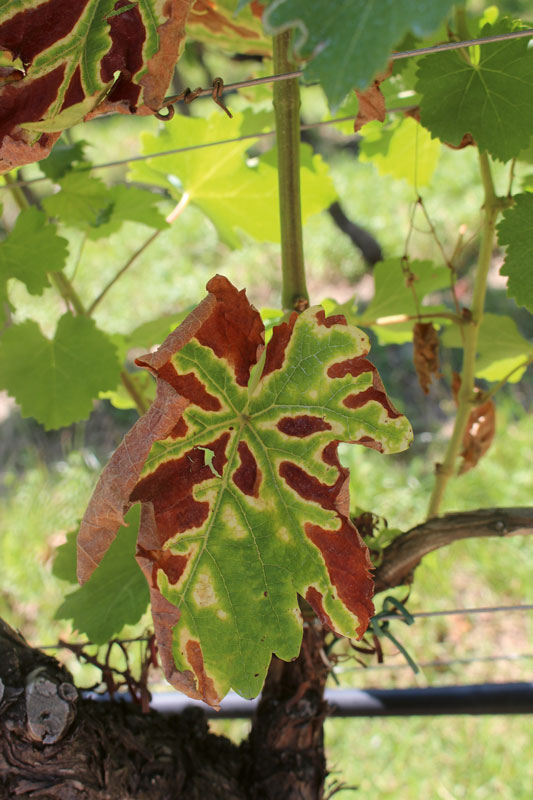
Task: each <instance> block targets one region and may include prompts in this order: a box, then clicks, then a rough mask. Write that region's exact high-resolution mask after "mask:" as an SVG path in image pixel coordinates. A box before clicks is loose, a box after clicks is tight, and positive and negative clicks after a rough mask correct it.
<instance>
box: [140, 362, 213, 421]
mask: <svg viewBox="0 0 533 800" xmlns="http://www.w3.org/2000/svg"><path fill="white" fill-rule="evenodd" d="M135 363H136V364H138V365H139V366H140V367H142V366H143V362H142V361H141V360H140V359H137V360H136V362H135ZM158 377H159V378H162V380H164V381H166V382H167V383H170V385H171V386H172V387H173V388H174V389H175V390H176V391H177V393H178V394H180V395H181V396H182V397H186V398H187V400H190V401H191V403H194V405H195V406H199V407H200V408H203V409H204V411H220V409H221V408H222V406H221V404H220V400H219V399H218V397H215V395H213V394H209V392H208V391H206V389H205V387H204V385H203V384H202V383H201V382H200V381H199V380H198V378H197V377H196V375H195V374H194V372H187V373H186V374H185V375H178V373H177V372H176V369H175V368H174V366H173V365H172V364H171V363H170V362H168V363H167V364H165V365H164V366H163V367H161V369H160V370H159V372H158Z"/></svg>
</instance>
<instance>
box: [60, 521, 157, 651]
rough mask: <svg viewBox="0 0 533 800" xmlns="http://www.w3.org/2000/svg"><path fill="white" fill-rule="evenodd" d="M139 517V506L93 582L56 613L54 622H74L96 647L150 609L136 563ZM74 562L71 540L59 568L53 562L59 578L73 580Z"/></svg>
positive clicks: (142, 579) (64, 548) (62, 549)
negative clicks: (72, 566)
mask: <svg viewBox="0 0 533 800" xmlns="http://www.w3.org/2000/svg"><path fill="white" fill-rule="evenodd" d="M139 517H140V514H139V506H134V507H133V508H132V509H130V511H129V512H128V513H127V515H126V519H125V524H124V526H123V527H121V528H120V530H119V531H118V534H117V538H116V539H115V541H114V542H113V544H112V545H111V547H110V548H109V550H108V552H107V553H106V555H105V557H104V558H103V559H102V563H101V564H100V565H99V567H98V569H97V570H96V571H95V572H94V573H93V575H92V577H91V579H90V580H89V581H87V583H85V584H84V585H83V586H82V587H80V588H78V589H76V590H75V591H74V592H71V593H70V594H68V595H67V596H66V597H65V599H64V600H63V602H62V603H61V605H60V606H59V608H58V609H57V611H56V613H55V619H70V620H72V626H73V628H74V629H75V630H77V631H78V632H79V633H81V634H85V635H86V636H87V637H88V638H89V640H90V641H91V642H94V644H106V643H107V642H108V641H109V640H110V639H112V638H113V637H114V636H117V635H118V634H119V633H120V632H121V630H122V628H123V627H124V626H125V625H135V624H136V623H137V622H138V621H139V620H140V619H141V617H142V615H143V614H144V612H145V611H146V609H147V608H148V603H149V602H150V593H149V590H148V586H147V584H146V581H145V579H144V577H143V574H142V572H141V570H140V569H139V566H138V564H137V562H136V561H135V542H136V540H137V534H138V530H139ZM72 558H74V560H75V559H76V540H75V537H73V538H71V537H70V536H69V537H68V539H67V542H66V544H64V545H62V547H60V548H59V551H58V555H57V556H56V562H57V561H58V559H59V565H58V567H57V568H56V566H55V562H54V570H53V572H54V574H55V575H56V576H57V577H60V578H62V579H63V580H65V579H67V577H66V576H67V575H68V576H69V577H68V579H69V580H70V571H69V570H70V564H71V560H72ZM58 572H59V573H60V574H58Z"/></svg>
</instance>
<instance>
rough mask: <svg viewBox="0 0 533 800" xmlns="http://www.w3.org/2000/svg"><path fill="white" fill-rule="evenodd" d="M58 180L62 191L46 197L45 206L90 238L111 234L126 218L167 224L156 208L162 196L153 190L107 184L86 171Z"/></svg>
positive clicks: (143, 222) (144, 222) (158, 225)
mask: <svg viewBox="0 0 533 800" xmlns="http://www.w3.org/2000/svg"><path fill="white" fill-rule="evenodd" d="M58 183H59V184H60V186H61V191H59V192H57V194H52V195H50V196H49V197H45V198H44V200H43V201H42V202H43V206H44V207H45V209H46V211H47V212H48V214H49V215H50V216H52V217H58V218H59V219H60V220H61V221H62V222H63V223H64V224H65V225H71V226H73V227H75V228H79V229H80V230H83V231H85V233H86V234H87V236H88V237H89V238H90V239H101V238H103V237H104V236H110V235H111V234H112V233H115V232H116V231H118V230H119V229H120V227H121V225H122V223H123V222H125V221H131V222H140V223H142V224H143V225H148V226H149V227H151V228H157V229H159V230H161V229H162V228H166V227H167V223H166V222H165V218H164V216H163V215H162V214H161V212H160V211H159V210H158V208H157V203H158V202H160V199H161V198H160V197H158V196H157V195H155V194H154V193H153V192H147V191H146V190H144V189H138V188H135V187H131V186H121V185H118V186H112V187H110V188H108V187H107V186H106V185H105V183H103V181H101V180H100V179H99V178H93V177H92V176H90V175H89V174H88V172H85V171H82V172H75V171H73V172H68V173H67V174H66V175H64V177H62V178H59V179H58Z"/></svg>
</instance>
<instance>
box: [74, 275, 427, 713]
mask: <svg viewBox="0 0 533 800" xmlns="http://www.w3.org/2000/svg"><path fill="white" fill-rule="evenodd" d="M207 288H208V290H209V294H208V296H207V297H206V299H205V300H204V301H203V302H202V303H201V304H200V305H199V306H198V307H197V308H196V310H195V311H193V312H192V314H191V315H190V316H189V317H188V318H187V319H186V320H185V321H184V322H183V323H182V325H181V326H180V327H179V328H177V329H176V330H175V331H174V332H173V333H172V334H171V335H170V336H169V337H168V338H167V340H166V341H165V342H164V343H163V344H162V345H161V347H160V348H159V350H157V351H156V352H155V353H152V354H148V355H147V356H143V357H142V358H140V359H138V360H137V363H138V364H139V365H140V366H145V367H147V368H148V369H149V370H150V371H151V372H152V373H153V374H155V375H157V377H158V390H157V397H156V401H155V402H154V404H153V405H152V407H151V409H150V410H149V412H148V413H147V414H146V415H145V416H144V417H142V418H141V419H140V420H139V421H138V423H137V424H136V425H135V426H134V428H133V429H132V430H131V431H130V433H129V434H128V435H127V436H126V438H125V439H124V441H123V443H122V444H121V445H120V447H119V448H118V450H117V451H116V452H115V454H114V456H113V458H112V459H111V461H110V463H109V464H108V466H107V467H106V469H105V470H104V472H103V474H102V476H101V478H100V481H99V483H98V485H97V487H96V489H95V492H94V494H93V497H92V499H91V501H90V503H89V506H88V509H87V511H86V513H85V516H84V518H83V521H82V525H81V527H80V533H79V536H78V577H79V579H80V581H85V580H87V578H88V577H89V576H90V575H91V573H92V571H93V570H94V568H95V567H96V565H97V564H98V563H99V562H100V561H101V559H102V557H103V555H104V553H105V552H106V550H107V548H108V547H109V545H110V543H111V541H112V540H113V539H114V536H115V531H116V528H117V527H118V526H119V525H120V523H121V520H122V514H123V512H124V509H125V508H127V507H128V506H129V505H130V504H131V503H135V502H137V501H141V503H142V511H141V525H140V530H139V541H138V546H137V559H138V562H139V564H140V566H141V567H142V569H143V572H144V573H145V576H146V578H147V580H148V583H149V585H150V591H151V601H152V615H153V618H154V626H155V631H156V636H157V639H158V648H159V653H160V655H161V660H162V664H163V667H164V670H165V675H166V677H167V679H168V680H169V681H170V682H171V683H172V684H173V685H174V686H175V687H176V688H179V689H181V690H183V691H184V692H185V693H187V694H189V695H190V696H191V697H197V698H201V699H204V700H205V701H206V702H208V703H210V704H212V705H217V704H218V702H219V700H220V698H221V697H222V696H223V695H224V694H225V693H226V692H227V691H228V690H229V688H230V687H231V686H232V687H233V688H234V689H235V690H236V691H237V692H239V693H240V694H242V695H244V696H246V697H251V696H253V695H255V694H257V693H258V691H259V690H260V688H261V686H262V683H263V680H264V677H265V674H266V670H267V668H268V664H269V662H270V658H271V654H272V653H276V654H277V655H278V656H279V657H281V658H283V659H286V660H288V659H292V658H295V657H296V656H297V655H298V652H299V648H300V644H301V637H302V621H301V617H300V613H299V610H298V604H297V593H298V594H300V595H301V596H303V597H305V598H306V599H307V601H308V602H309V603H310V604H311V606H312V607H313V608H314V609H315V611H316V612H317V614H318V615H319V617H320V619H321V620H322V621H323V622H324V623H325V624H327V625H329V626H330V627H331V628H332V629H334V630H336V631H338V632H339V633H342V634H344V635H348V636H353V635H354V634H355V633H356V632H357V633H358V634H359V635H362V634H363V633H364V631H365V629H366V626H367V624H368V620H369V617H370V615H371V614H372V611H373V608H372V603H371V599H370V598H371V595H372V580H371V577H370V574H369V572H368V568H369V566H370V561H369V559H368V553H367V550H366V547H365V546H364V545H363V543H362V541H361V539H360V538H359V535H358V533H357V531H356V529H355V528H354V527H353V526H352V524H351V523H350V520H349V498H348V471H347V470H346V469H345V468H343V467H342V466H341V465H340V462H339V461H338V458H337V446H338V443H339V441H347V442H352V443H359V444H363V445H365V446H367V447H372V448H375V449H377V450H379V451H381V452H389V453H390V452H398V451H400V450H403V449H404V448H405V447H407V445H408V444H409V442H410V440H411V436H412V434H411V429H410V426H409V423H408V422H407V420H406V419H405V417H403V416H402V415H401V414H399V413H398V412H397V411H395V409H394V408H393V407H392V406H391V404H390V402H389V400H388V398H387V396H386V394H385V392H384V389H383V385H382V384H381V381H380V379H379V376H378V375H377V372H376V370H375V367H373V365H372V364H371V363H370V362H369V361H367V360H366V358H365V356H366V354H367V352H368V348H369V344H368V338H367V337H366V336H365V334H364V333H362V331H359V330H358V329H357V328H351V327H349V326H347V325H346V322H345V320H344V318H342V317H340V316H336V317H329V318H325V315H324V312H323V311H322V309H321V308H320V307H314V308H310V309H308V310H306V311H304V312H303V313H302V314H301V315H300V316H298V315H297V314H296V313H294V314H293V315H292V316H291V318H290V322H288V323H283V324H281V325H279V326H277V327H276V328H275V329H274V333H273V336H272V338H271V340H270V342H269V344H268V346H267V348H266V351H264V350H263V331H264V328H263V323H262V322H261V318H260V316H259V313H258V312H257V311H256V310H255V309H254V308H253V307H252V306H250V304H249V303H248V300H247V298H246V295H245V293H244V292H238V291H237V290H236V289H235V287H233V286H232V285H231V284H230V283H229V281H227V279H226V278H223V277H221V276H216V277H215V278H213V279H212V280H211V281H210V282H209V283H208V285H207ZM261 353H263V355H264V360H261ZM205 448H207V449H209V450H210V451H212V455H209V456H208V457H206V450H205ZM219 475H220V476H222V477H219Z"/></svg>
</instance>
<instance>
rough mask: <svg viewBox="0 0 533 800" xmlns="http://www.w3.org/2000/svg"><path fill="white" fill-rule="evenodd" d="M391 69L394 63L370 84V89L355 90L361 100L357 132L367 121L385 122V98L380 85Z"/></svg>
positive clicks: (356, 123)
mask: <svg viewBox="0 0 533 800" xmlns="http://www.w3.org/2000/svg"><path fill="white" fill-rule="evenodd" d="M391 71H392V63H391V64H390V65H389V67H388V68H387V70H386V71H385V72H382V73H381V74H380V75H378V76H377V77H376V78H375V80H374V82H373V83H372V86H369V87H368V89H365V90H364V91H362V92H360V91H359V90H358V89H356V90H355V94H356V95H357V99H358V101H359V110H358V112H357V116H356V118H355V123H354V131H355V133H357V131H359V130H360V129H361V128H362V127H363V125H366V123H367V122H372V121H373V120H377V121H378V122H384V120H385V114H386V109H385V98H384V97H383V94H382V93H381V89H380V88H379V87H380V85H381V84H382V83H383V81H384V80H386V79H387V78H388V77H389V75H390V74H391Z"/></svg>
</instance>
